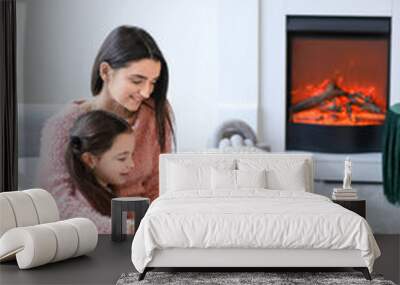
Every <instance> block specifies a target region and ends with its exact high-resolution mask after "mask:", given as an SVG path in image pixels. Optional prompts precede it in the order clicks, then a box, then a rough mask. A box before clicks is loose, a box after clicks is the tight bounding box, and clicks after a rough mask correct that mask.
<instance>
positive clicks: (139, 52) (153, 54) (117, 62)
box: [91, 26, 176, 152]
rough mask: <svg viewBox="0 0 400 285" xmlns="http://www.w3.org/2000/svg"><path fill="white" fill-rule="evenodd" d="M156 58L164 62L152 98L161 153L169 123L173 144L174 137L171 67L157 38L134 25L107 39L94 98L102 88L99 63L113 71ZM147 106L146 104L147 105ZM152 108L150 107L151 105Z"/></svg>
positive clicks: (94, 78) (93, 84)
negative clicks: (168, 100)
mask: <svg viewBox="0 0 400 285" xmlns="http://www.w3.org/2000/svg"><path fill="white" fill-rule="evenodd" d="M142 59H153V60H156V61H159V62H160V63H161V72H160V77H159V78H158V80H157V83H156V85H155V86H154V90H153V93H152V94H151V98H152V99H153V101H154V107H153V106H150V107H151V108H154V109H155V110H154V111H155V117H156V124H157V126H156V127H157V131H158V143H159V146H160V151H161V152H164V151H165V146H166V134H165V129H166V124H168V127H169V129H170V130H171V132H172V137H173V141H174V144H175V145H176V141H175V134H174V130H173V126H172V113H171V112H172V110H170V108H169V107H168V102H167V90H168V66H167V62H166V61H165V59H164V56H163V54H162V53H161V50H160V49H159V48H158V46H157V44H156V42H155V41H154V39H153V38H152V37H151V36H150V34H149V33H147V32H146V31H145V30H143V29H141V28H138V27H133V26H120V27H117V28H115V29H114V30H113V31H111V33H110V34H109V35H108V36H107V37H106V39H105V40H104V42H103V44H102V46H101V47H100V50H99V52H98V54H97V56H96V59H95V61H94V65H93V69H92V79H91V89H92V94H93V95H94V96H96V95H98V94H99V93H100V91H101V89H102V88H103V83H104V82H103V79H102V78H101V76H100V64H101V63H102V62H107V63H108V64H109V65H110V66H111V67H112V68H113V69H118V68H123V67H126V66H127V65H128V64H129V63H131V62H132V61H139V60H142ZM144 104H146V103H145V102H144ZM149 105H150V104H149Z"/></svg>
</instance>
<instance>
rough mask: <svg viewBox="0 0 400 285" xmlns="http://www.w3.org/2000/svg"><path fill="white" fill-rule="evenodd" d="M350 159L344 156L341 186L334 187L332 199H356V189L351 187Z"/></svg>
mask: <svg viewBox="0 0 400 285" xmlns="http://www.w3.org/2000/svg"><path fill="white" fill-rule="evenodd" d="M351 168H352V165H351V160H350V157H346V160H345V161H344V177H343V188H334V189H333V193H332V199H334V200H356V199H358V195H357V190H356V189H353V188H352V187H351Z"/></svg>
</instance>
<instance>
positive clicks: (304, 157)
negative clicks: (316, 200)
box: [159, 153, 314, 195]
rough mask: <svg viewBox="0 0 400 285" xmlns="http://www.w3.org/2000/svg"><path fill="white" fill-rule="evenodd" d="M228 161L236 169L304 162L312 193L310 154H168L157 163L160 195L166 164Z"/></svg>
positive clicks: (312, 179)
mask: <svg viewBox="0 0 400 285" xmlns="http://www.w3.org/2000/svg"><path fill="white" fill-rule="evenodd" d="M220 160H224V161H229V160H232V162H233V163H234V165H235V168H236V169H237V165H238V162H240V161H247V162H249V161H250V162H251V161H252V160H254V161H265V162H267V163H268V162H270V163H272V164H279V163H283V164H291V163H292V162H296V163H297V162H300V163H301V162H304V166H305V167H304V169H305V171H304V173H305V176H306V177H304V179H305V181H306V189H305V190H306V191H307V192H314V163H313V157H312V155H311V154H303V153H301V154H300V153H246V154H245V153H229V154H227V153H212V154H211V153H170V154H161V155H160V162H159V172H160V174H159V175H160V186H159V187H160V195H161V194H163V193H165V192H166V191H167V181H168V175H167V170H168V164H169V163H170V162H179V163H182V162H184V163H185V162H188V163H189V162H190V163H196V161H197V162H202V163H203V162H204V161H210V163H211V164H212V162H213V161H220Z"/></svg>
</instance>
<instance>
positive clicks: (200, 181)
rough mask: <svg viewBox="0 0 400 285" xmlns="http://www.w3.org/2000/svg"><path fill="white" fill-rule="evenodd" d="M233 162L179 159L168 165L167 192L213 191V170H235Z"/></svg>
mask: <svg viewBox="0 0 400 285" xmlns="http://www.w3.org/2000/svg"><path fill="white" fill-rule="evenodd" d="M235 163H236V162H235V161H234V160H233V159H232V160H211V159H210V160H205V159H204V160H190V159H177V160H175V161H169V162H168V164H167V168H168V169H167V181H166V182H167V191H185V190H211V169H212V168H215V169H234V167H235Z"/></svg>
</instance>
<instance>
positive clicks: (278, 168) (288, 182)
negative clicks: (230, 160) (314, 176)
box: [237, 158, 309, 191]
mask: <svg viewBox="0 0 400 285" xmlns="http://www.w3.org/2000/svg"><path fill="white" fill-rule="evenodd" d="M237 164H238V169H239V170H257V169H258V170H262V169H266V170H267V179H266V180H267V188H268V189H273V190H290V191H306V189H309V182H308V175H307V174H308V168H307V167H308V165H307V164H306V161H304V160H299V159H248V158H246V159H245V158H243V159H238V160H237Z"/></svg>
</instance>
